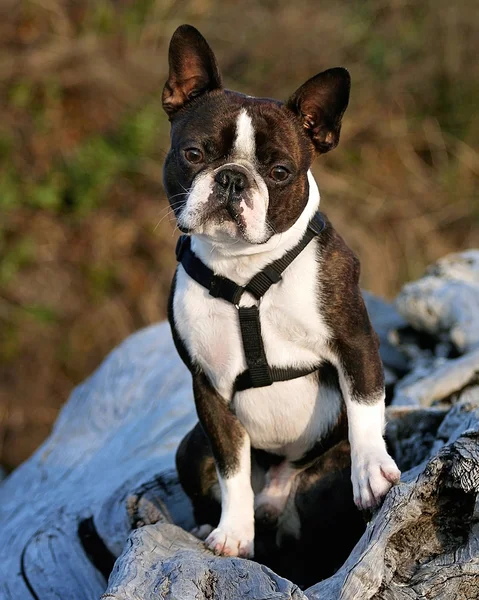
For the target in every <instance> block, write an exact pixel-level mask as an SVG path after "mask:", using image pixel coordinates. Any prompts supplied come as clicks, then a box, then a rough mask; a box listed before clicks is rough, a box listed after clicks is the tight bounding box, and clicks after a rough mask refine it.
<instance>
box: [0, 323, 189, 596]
mask: <svg viewBox="0 0 479 600" xmlns="http://www.w3.org/2000/svg"><path fill="white" fill-rule="evenodd" d="M195 421H196V415H195V413H194V408H193V400H192V396H191V384H190V381H189V376H188V373H187V371H186V369H185V368H184V366H183V365H182V363H181V361H180V359H179V358H177V354H176V351H175V350H174V347H173V343H172V340H171V336H170V332H169V327H168V325H167V324H161V325H158V326H154V327H150V328H148V329H145V330H144V331H141V332H139V333H138V334H135V335H133V336H132V337H130V338H129V339H128V340H126V341H125V342H124V343H123V344H122V345H121V346H120V347H119V348H117V349H116V350H115V351H114V352H112V353H111V355H110V356H109V357H108V358H107V359H106V360H105V362H104V363H103V365H102V366H101V367H100V368H99V369H98V371H97V372H96V373H95V374H94V375H93V376H92V377H90V379H88V380H87V381H86V382H85V383H84V384H82V385H81V386H80V387H79V388H77V389H76V390H75V391H74V393H73V394H72V396H71V398H70V400H69V402H68V403H67V404H66V406H65V407H64V409H63V411H62V413H61V414H60V417H59V419H58V421H57V423H56V425H55V427H54V430H53V432H52V434H51V436H50V438H49V439H48V440H47V441H46V442H45V443H44V444H43V445H42V446H41V447H40V448H39V449H38V451H37V452H36V453H35V454H34V455H33V456H32V458H31V459H30V460H28V461H27V462H26V463H25V464H24V465H22V466H21V467H20V468H18V469H17V470H16V471H15V472H14V473H12V474H11V475H10V476H9V477H8V478H7V479H6V480H4V481H3V482H2V483H1V484H0V598H1V600H20V599H21V600H29V599H40V600H50V599H54V598H62V599H63V600H66V599H67V598H68V599H75V600H76V599H78V600H80V599H81V600H87V599H88V600H97V599H98V598H99V597H100V595H101V594H102V593H103V592H104V591H105V588H106V579H107V578H108V576H109V573H110V570H111V568H112V566H113V562H114V560H115V558H116V557H117V556H118V555H119V554H120V553H121V551H122V550H123V547H124V545H125V542H126V540H127V537H128V535H129V533H130V532H131V530H132V528H133V527H135V526H136V525H138V524H139V523H142V522H148V518H150V519H152V520H157V519H158V518H159V517H160V515H161V514H162V509H161V508H159V507H161V506H162V505H164V506H165V507H166V509H167V511H168V512H169V514H170V515H171V518H172V519H174V521H175V522H176V523H178V524H179V525H181V526H183V527H185V528H187V529H189V528H191V527H192V525H193V521H192V515H191V509H190V505H189V501H188V500H187V498H186V496H185V495H184V494H183V492H182V490H181V489H180V488H179V486H178V483H177V480H176V475H175V470H174V452H175V450H176V447H177V446H178V444H179V442H180V440H181V438H182V437H183V435H184V434H185V433H186V431H188V429H190V428H191V427H192V426H193V424H194V423H195Z"/></svg>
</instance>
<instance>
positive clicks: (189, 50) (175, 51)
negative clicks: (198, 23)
mask: <svg viewBox="0 0 479 600" xmlns="http://www.w3.org/2000/svg"><path fill="white" fill-rule="evenodd" d="M168 61H169V66H170V73H169V76H168V81H167V82H166V83H165V87H164V88H163V108H164V110H165V112H166V113H167V114H168V116H169V117H170V118H171V117H172V116H173V115H174V114H175V113H176V112H177V111H178V110H180V108H183V106H185V104H187V103H188V102H190V101H191V100H193V98H197V97H198V96H201V95H202V94H204V93H206V92H210V91H211V90H215V89H218V88H221V75H220V72H219V69H218V65H217V63H216V58H215V55H214V54H213V51H212V50H211V48H210V47H209V45H208V43H207V41H206V40H205V38H204V37H203V36H202V35H201V33H200V32H199V31H198V30H197V29H195V27H192V26H191V25H181V27H178V29H177V30H176V31H175V33H174V34H173V37H172V38H171V42H170V49H169V54H168Z"/></svg>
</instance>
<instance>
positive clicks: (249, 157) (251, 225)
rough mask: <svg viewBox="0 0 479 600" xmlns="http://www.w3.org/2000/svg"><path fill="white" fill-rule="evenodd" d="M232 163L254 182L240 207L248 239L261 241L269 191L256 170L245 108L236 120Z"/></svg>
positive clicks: (252, 134) (265, 232)
mask: <svg viewBox="0 0 479 600" xmlns="http://www.w3.org/2000/svg"><path fill="white" fill-rule="evenodd" d="M231 158H232V161H231V162H232V164H234V163H235V162H236V163H238V164H240V165H242V166H243V167H245V168H246V169H248V171H249V173H250V176H251V178H252V179H253V181H254V183H253V186H252V189H251V190H250V191H249V196H250V201H249V202H248V203H247V202H246V201H245V200H242V201H241V203H240V207H241V209H242V216H243V219H244V222H245V225H246V234H247V236H248V238H249V240H250V241H252V242H256V243H261V242H262V241H264V240H265V239H266V238H267V237H268V228H267V226H266V213H267V210H268V203H269V193H268V188H267V186H266V183H265V182H264V180H263V178H262V177H261V175H260V174H259V173H258V172H257V170H256V142H255V130H254V126H253V121H252V119H251V117H250V115H249V114H248V113H247V111H246V109H243V110H242V111H241V112H240V114H239V115H238V118H237V120H236V137H235V141H234V144H233V152H232V154H231Z"/></svg>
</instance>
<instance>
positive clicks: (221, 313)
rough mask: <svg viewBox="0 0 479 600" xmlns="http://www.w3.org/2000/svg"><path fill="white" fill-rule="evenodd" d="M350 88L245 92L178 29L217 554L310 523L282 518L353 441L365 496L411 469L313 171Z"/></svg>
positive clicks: (180, 344)
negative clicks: (399, 455)
mask: <svg viewBox="0 0 479 600" xmlns="http://www.w3.org/2000/svg"><path fill="white" fill-rule="evenodd" d="M349 92H350V76H349V73H348V71H347V70H346V69H344V68H332V69H328V70H326V71H323V72H321V73H319V74H318V75H315V76H314V77H312V78H311V79H309V80H308V81H307V82H306V83H304V84H303V85H302V86H300V87H299V88H298V89H297V90H296V92H294V93H293V94H292V96H291V97H290V98H289V100H288V101H287V102H286V103H283V102H280V101H277V100H272V99H269V98H256V97H252V96H247V95H244V94H241V93H238V92H233V91H230V90H227V89H224V87H223V85H222V79H221V75H220V71H219V68H218V64H217V61H216V58H215V56H214V54H213V51H212V50H211V48H210V46H209V45H208V43H207V42H206V40H205V39H204V38H203V36H202V35H201V34H200V33H199V32H198V31H197V30H196V29H195V28H194V27H192V26H189V25H183V26H181V27H179V28H178V29H177V30H176V31H175V33H174V34H173V37H172V39H171V42H170V47H169V76H168V80H167V82H166V84H165V86H164V90H163V96H162V102H163V108H164V110H165V111H166V113H167V115H168V117H169V120H170V123H171V148H170V150H169V152H168V154H167V156H166V159H165V163H164V171H163V180H164V188H165V190H166V194H167V196H168V200H169V203H170V206H171V208H172V210H173V211H174V214H175V218H176V221H177V224H178V228H179V229H180V230H181V231H182V232H183V234H184V235H183V236H182V237H181V238H180V240H179V244H178V247H177V258H178V260H179V265H178V268H177V270H176V273H175V276H174V280H173V284H172V288H171V294H170V299H169V308H168V316H169V322H170V325H171V329H172V335H173V339H174V342H175V345H176V348H177V350H178V353H179V355H180V357H181V358H182V360H183V361H184V363H185V364H186V366H187V367H188V369H189V370H190V372H191V375H192V381H193V394H194V399H195V405H196V410H197V414H198V419H199V423H198V424H197V426H196V427H195V428H194V429H193V431H191V432H190V433H189V434H188V435H187V436H186V437H185V439H184V440H183V442H182V444H181V446H180V448H179V450H178V453H177V467H178V472H179V476H180V481H181V483H182V485H183V487H184V489H185V491H186V492H187V494H188V495H189V496H190V498H191V499H192V502H193V506H194V510H195V517H196V521H197V524H198V528H197V530H196V533H197V535H198V536H200V537H203V538H206V539H205V544H206V546H207V547H208V548H210V549H211V550H212V551H214V552H215V553H217V554H222V555H227V556H240V557H251V556H253V555H254V540H255V519H256V523H257V524H258V523H260V522H266V523H269V524H271V523H273V524H275V525H278V523H279V522H281V520H283V525H284V527H283V530H285V531H287V530H288V529H289V530H290V531H291V532H292V535H293V537H294V536H298V535H299V534H298V531H297V527H296V530H295V526H294V521H295V519H294V518H293V519H291V518H288V519H284V518H283V517H284V515H285V514H288V515H289V517H291V514H290V513H291V510H289V509H288V506H289V505H290V504H291V503H292V502H293V504H294V501H292V500H291V499H292V498H293V496H294V494H295V492H296V490H297V489H298V485H300V482H301V477H302V474H304V473H305V472H306V471H307V469H309V468H311V466H312V465H313V464H314V462H315V461H316V460H317V459H318V457H321V456H322V455H324V454H325V453H327V452H329V451H331V449H334V448H335V447H336V445H337V444H341V443H344V440H346V439H347V438H348V439H349V444H350V459H348V460H350V467H348V468H350V478H351V482H350V484H349V485H350V487H352V491H351V490H350V491H349V493H350V495H351V497H354V502H355V504H356V506H357V507H358V508H359V509H366V508H369V507H373V506H375V505H376V504H377V503H378V502H379V501H380V500H381V498H382V497H383V496H384V495H385V494H386V493H387V492H388V490H389V489H390V488H391V486H392V485H393V484H394V483H396V482H398V480H399V478H400V472H399V470H398V468H397V466H396V464H395V462H394V460H393V459H392V458H391V457H390V456H389V454H388V452H387V449H386V445H385V441H384V439H383V430H384V425H385V417H384V412H385V405H384V398H385V392H384V380H383V368H382V363H381V359H380V356H379V342H378V338H377V335H376V334H375V332H374V330H373V328H372V325H371V323H370V320H369V317H368V313H367V310H366V308H365V305H364V302H363V299H362V296H361V292H360V288H359V284H358V279H359V262H358V259H357V258H356V256H355V255H354V253H353V252H352V251H351V250H350V249H349V248H348V247H347V245H346V244H345V242H344V241H343V239H342V238H341V237H340V236H339V234H338V233H337V232H336V231H335V230H334V228H333V227H332V225H331V223H330V222H329V221H328V219H327V218H326V217H325V216H324V215H322V214H321V213H319V212H318V208H319V201H320V195H319V191H318V186H317V184H316V182H315V180H314V178H313V176H312V174H311V170H310V168H311V164H312V162H313V160H314V158H315V157H316V156H317V155H321V154H324V153H326V152H328V151H330V150H332V149H333V148H335V147H336V145H337V144H338V141H339V136H340V130H341V121H342V117H343V114H344V112H345V110H346V108H347V105H348V102H349ZM346 443H347V442H346ZM348 448H349V446H348ZM343 466H344V465H343ZM293 500H294V498H293ZM219 502H220V503H221V508H220V504H219ZM351 502H352V500H351ZM321 510H322V506H321V505H319V504H318V506H317V511H318V513H319V514H320V513H321ZM208 518H209V519H210V521H208V520H206V519H208ZM211 521H214V522H211ZM296 521H297V519H296ZM291 523H293V525H292V524H291ZM293 530H294V531H293Z"/></svg>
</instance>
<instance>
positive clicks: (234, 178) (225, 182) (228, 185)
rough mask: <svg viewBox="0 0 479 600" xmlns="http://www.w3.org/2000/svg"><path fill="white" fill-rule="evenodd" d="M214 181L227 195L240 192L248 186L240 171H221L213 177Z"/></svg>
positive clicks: (244, 176)
mask: <svg viewBox="0 0 479 600" xmlns="http://www.w3.org/2000/svg"><path fill="white" fill-rule="evenodd" d="M215 181H216V183H218V184H219V185H220V186H221V187H222V188H224V189H225V190H226V191H227V192H228V193H229V195H230V196H231V195H232V194H238V193H239V192H242V191H243V190H244V189H245V187H246V186H247V184H248V179H247V177H246V175H245V174H244V173H242V172H241V171H235V170H233V169H222V170H221V171H218V173H216V176H215Z"/></svg>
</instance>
